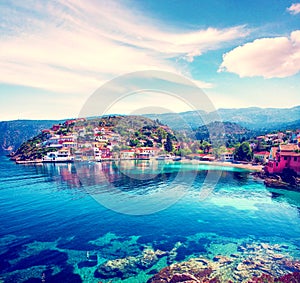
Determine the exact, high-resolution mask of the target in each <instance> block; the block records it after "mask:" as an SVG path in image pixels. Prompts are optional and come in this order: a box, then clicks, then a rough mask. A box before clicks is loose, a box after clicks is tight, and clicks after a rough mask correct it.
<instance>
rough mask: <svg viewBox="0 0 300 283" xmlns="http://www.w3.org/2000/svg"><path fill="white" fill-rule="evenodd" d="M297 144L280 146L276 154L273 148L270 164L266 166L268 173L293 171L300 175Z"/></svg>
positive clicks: (299, 154)
mask: <svg viewBox="0 0 300 283" xmlns="http://www.w3.org/2000/svg"><path fill="white" fill-rule="evenodd" d="M298 150H299V148H298V145H296V144H287V145H280V146H279V147H278V148H277V151H276V152H275V149H274V148H272V149H271V152H270V157H271V158H270V157H269V162H268V163H267V165H266V166H265V170H266V172H268V173H270V174H276V173H277V174H280V173H282V172H283V170H284V169H292V170H294V171H295V172H296V173H297V174H298V175H300V153H299V152H298Z"/></svg>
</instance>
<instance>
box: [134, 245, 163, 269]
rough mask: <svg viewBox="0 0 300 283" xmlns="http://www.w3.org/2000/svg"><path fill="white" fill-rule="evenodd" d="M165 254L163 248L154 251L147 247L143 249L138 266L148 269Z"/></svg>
mask: <svg viewBox="0 0 300 283" xmlns="http://www.w3.org/2000/svg"><path fill="white" fill-rule="evenodd" d="M164 255H166V252H163V251H161V250H156V251H153V250H151V249H146V250H144V251H143V254H142V255H141V256H140V257H138V258H137V266H138V267H139V268H142V269H148V268H150V267H152V266H153V265H154V264H155V263H156V262H157V261H158V259H159V258H160V257H162V256H164Z"/></svg>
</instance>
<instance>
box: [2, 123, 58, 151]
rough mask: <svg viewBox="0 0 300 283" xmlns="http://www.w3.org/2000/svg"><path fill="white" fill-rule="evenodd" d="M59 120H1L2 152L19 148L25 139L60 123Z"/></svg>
mask: <svg viewBox="0 0 300 283" xmlns="http://www.w3.org/2000/svg"><path fill="white" fill-rule="evenodd" d="M60 122H61V121H57V120H14V121H3V122H0V152H5V151H11V150H15V149H17V148H18V147H19V146H20V145H21V144H22V143H23V142H24V141H27V140H28V139H30V138H32V137H34V136H35V135H37V134H38V133H39V132H40V131H41V130H42V129H47V128H50V127H52V125H53V124H57V123H60Z"/></svg>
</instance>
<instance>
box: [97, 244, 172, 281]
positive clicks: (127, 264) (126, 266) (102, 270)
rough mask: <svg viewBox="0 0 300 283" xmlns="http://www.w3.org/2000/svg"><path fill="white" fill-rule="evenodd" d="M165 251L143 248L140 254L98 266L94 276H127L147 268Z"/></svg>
mask: <svg viewBox="0 0 300 283" xmlns="http://www.w3.org/2000/svg"><path fill="white" fill-rule="evenodd" d="M166 254H167V252H163V251H161V250H156V251H154V250H152V249H145V250H144V251H143V252H142V254H141V255H138V256H135V257H134V256H128V257H125V258H119V259H114V260H108V261H107V262H105V263H103V264H101V265H100V266H98V268H97V270H96V272H95V276H96V277H99V278H114V277H118V278H122V279H123V278H128V277H131V276H134V275H136V274H138V272H139V270H140V269H143V270H145V269H149V268H151V267H152V266H153V265H154V264H155V263H157V262H158V260H159V258H160V257H162V256H165V255H166Z"/></svg>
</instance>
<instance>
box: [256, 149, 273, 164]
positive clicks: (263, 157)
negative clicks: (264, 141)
mask: <svg viewBox="0 0 300 283" xmlns="http://www.w3.org/2000/svg"><path fill="white" fill-rule="evenodd" d="M269 155H270V153H269V152H268V151H258V152H254V153H253V159H254V160H257V161H258V162H261V163H266V162H267V161H268V157H269Z"/></svg>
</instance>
